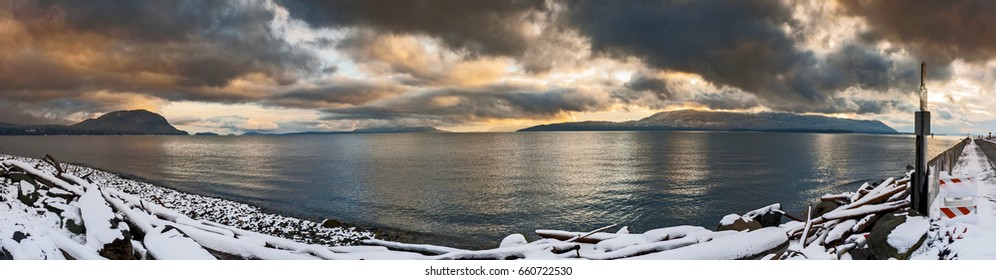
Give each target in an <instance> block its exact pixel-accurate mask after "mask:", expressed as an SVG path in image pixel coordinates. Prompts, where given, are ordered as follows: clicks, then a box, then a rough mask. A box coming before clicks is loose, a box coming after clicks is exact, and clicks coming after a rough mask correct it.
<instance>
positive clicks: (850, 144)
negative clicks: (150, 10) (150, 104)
mask: <svg viewBox="0 0 996 280" xmlns="http://www.w3.org/2000/svg"><path fill="white" fill-rule="evenodd" d="M958 140H959V137H940V136H939V137H936V138H932V139H930V140H929V141H930V142H929V143H930V153H931V154H932V155H933V154H937V153H940V152H941V151H943V150H944V149H947V148H948V147H950V146H952V145H954V144H955V143H956V142H957V141H958ZM913 145H914V140H913V137H912V136H909V135H864V134H809V133H744V132H737V133H725V132H532V133H452V134H341V135H302V136H242V137H195V136H186V137H185V136H14V137H10V136H5V137H0V153H6V154H14V155H21V156H29V157H42V156H44V155H45V154H52V155H54V156H55V157H56V158H58V159H59V160H61V161H64V162H74V163H80V164H83V165H87V166H91V167H96V168H101V169H104V170H108V171H111V172H117V173H121V174H129V175H131V176H136V177H139V178H143V179H145V180H149V181H152V182H154V183H157V184H160V185H163V186H166V187H170V188H174V189H177V190H180V191H184V192H189V193H194V194H200V195H207V196H214V197H221V198H226V199H231V200H236V201H241V202H245V203H248V204H252V205H256V206H259V207H262V208H263V209H265V210H267V211H270V212H275V213H278V214H284V215H290V216H295V217H301V218H308V219H314V220H319V221H320V220H321V219H325V218H334V219H337V220H339V221H343V222H347V223H352V224H357V225H362V226H367V227H376V228H379V229H383V230H385V231H386V232H388V233H389V234H390V235H389V236H391V238H395V239H400V240H401V241H406V242H427V243H435V244H441V245H449V246H456V247H465V248H493V247H495V246H497V245H498V243H499V241H501V239H502V238H503V237H504V236H506V235H508V234H513V233H523V234H526V235H527V237H530V238H531V239H532V238H536V236H535V235H534V234H533V233H532V232H533V230H535V229H562V230H572V231H589V230H592V229H595V228H599V227H602V226H605V225H609V224H616V223H617V224H620V225H626V226H629V227H630V230H631V231H633V232H642V231H645V230H649V229H653V228H659V227H666V226H674V225H685V224H687V225H699V226H704V227H707V228H713V227H715V226H716V224H717V223H718V221H719V220H720V219H721V218H722V217H723V216H724V215H726V214H729V213H744V212H747V211H750V210H753V209H756V208H760V207H763V206H766V205H769V204H771V203H781V204H782V208H783V209H785V210H787V211H790V212H794V213H800V215H801V213H802V212H803V209H805V207H806V205H807V203H815V202H816V199H817V198H818V196H819V195H822V194H824V193H837V192H842V191H851V190H854V189H856V188H857V186H858V185H860V184H861V183H863V182H865V181H868V180H877V179H882V178H885V177H889V176H900V175H901V174H903V172H904V171H905V169H906V166H907V165H909V164H912V163H913V157H914V154H913V152H914V151H913Z"/></svg>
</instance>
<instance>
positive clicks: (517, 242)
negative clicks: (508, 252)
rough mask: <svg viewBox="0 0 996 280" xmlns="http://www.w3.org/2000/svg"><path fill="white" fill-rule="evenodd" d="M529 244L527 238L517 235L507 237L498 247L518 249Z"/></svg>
mask: <svg viewBox="0 0 996 280" xmlns="http://www.w3.org/2000/svg"><path fill="white" fill-rule="evenodd" d="M527 243H529V242H528V241H526V236H524V235H522V234H519V233H516V234H512V235H509V236H506V237H505V239H502V240H501V244H499V245H498V248H510V247H518V246H522V245H526V244H527Z"/></svg>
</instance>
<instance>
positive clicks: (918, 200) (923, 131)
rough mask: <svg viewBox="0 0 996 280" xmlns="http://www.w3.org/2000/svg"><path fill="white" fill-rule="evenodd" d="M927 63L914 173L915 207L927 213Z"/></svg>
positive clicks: (922, 71)
mask: <svg viewBox="0 0 996 280" xmlns="http://www.w3.org/2000/svg"><path fill="white" fill-rule="evenodd" d="M926 76H927V63H920V111H919V112H916V115H915V119H916V120H915V122H916V123H915V124H914V126H915V128H914V130H915V132H916V173H914V174H913V193H912V198H911V200H912V201H910V202H911V203H912V204H913V209H915V210H916V211H917V212H920V214H923V215H926V214H927V210H929V207H930V206H929V204H928V203H929V202H928V201H927V200H928V199H929V197H930V194H929V190H928V188H929V186H930V184H928V179H929V177H930V176H929V173H928V172H929V170H927V137H926V136H927V135H928V134H930V111H927V86H926V84H925V83H924V79H926Z"/></svg>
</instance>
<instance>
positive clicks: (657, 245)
mask: <svg viewBox="0 0 996 280" xmlns="http://www.w3.org/2000/svg"><path fill="white" fill-rule="evenodd" d="M737 233H739V232H736V231H720V232H711V231H704V232H701V233H699V234H694V235H690V236H682V237H681V238H677V239H669V240H664V241H659V242H650V243H639V244H633V245H631V246H626V247H621V248H618V249H616V250H612V251H608V252H605V253H593V254H591V253H589V254H584V255H583V256H582V257H583V258H586V259H592V260H614V259H621V258H629V257H635V256H640V255H645V254H650V253H655V252H661V251H667V250H673V249H677V248H681V247H685V246H689V245H693V244H698V243H702V242H708V241H712V240H713V239H715V238H721V237H724V236H728V235H732V234H737ZM607 241H611V240H606V242H607ZM596 249H597V247H596Z"/></svg>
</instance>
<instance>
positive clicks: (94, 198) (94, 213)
mask: <svg viewBox="0 0 996 280" xmlns="http://www.w3.org/2000/svg"><path fill="white" fill-rule="evenodd" d="M79 207H80V214H82V216H83V224H84V225H85V226H86V245H87V246H88V247H90V248H93V249H95V250H100V249H101V248H103V247H104V245H105V244H109V243H111V242H113V241H114V240H117V239H121V240H123V239H124V235H122V233H121V229H115V228H117V227H119V226H120V227H126V225H125V224H117V225H112V224H111V220H113V219H114V211H113V210H111V207H110V206H109V205H107V202H106V201H104V196H103V195H102V194H101V193H100V190H99V189H98V188H90V189H89V190H86V193H84V194H83V196H81V197H80V202H79Z"/></svg>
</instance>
